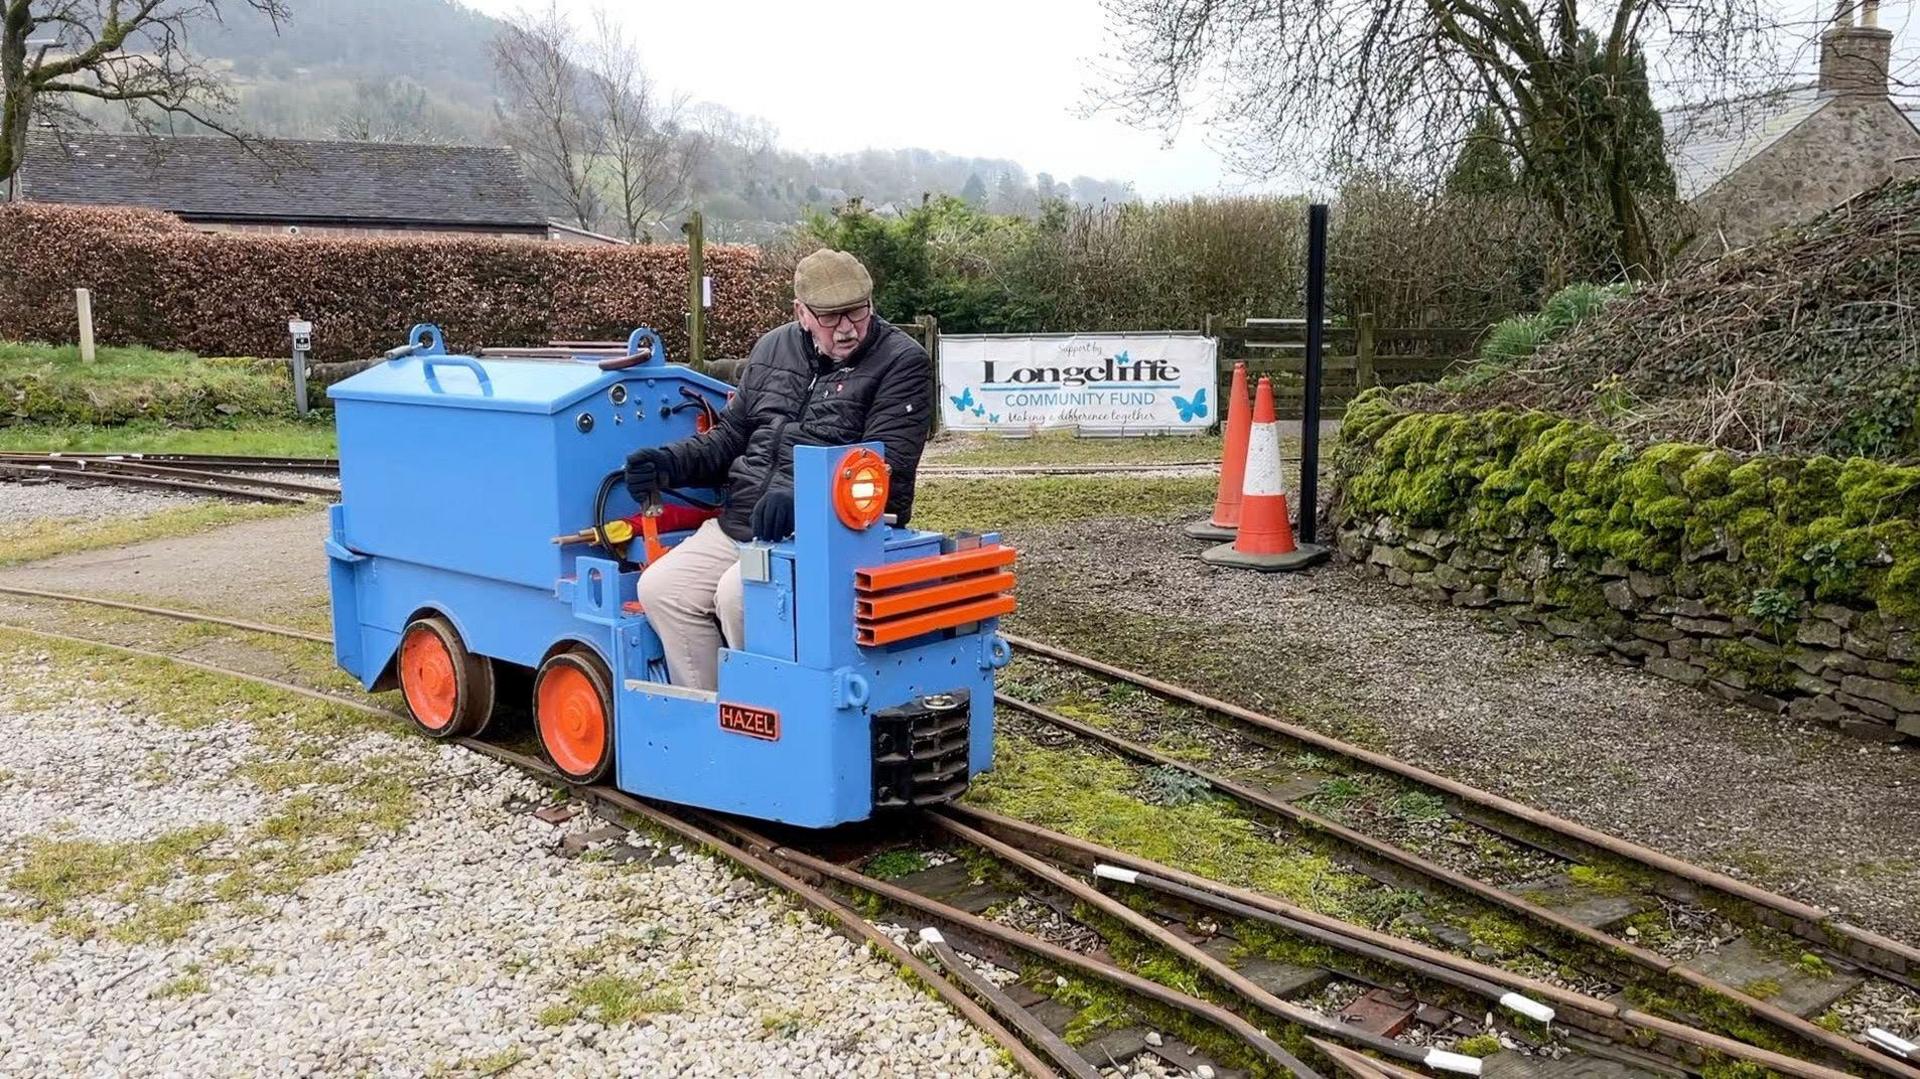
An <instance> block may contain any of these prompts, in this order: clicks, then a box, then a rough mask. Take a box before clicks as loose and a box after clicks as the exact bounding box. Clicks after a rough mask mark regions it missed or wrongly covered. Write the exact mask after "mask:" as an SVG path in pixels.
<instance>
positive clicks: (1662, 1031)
mask: <svg viewBox="0 0 1920 1079" xmlns="http://www.w3.org/2000/svg"><path fill="white" fill-rule="evenodd" d="M8 591H12V593H15V595H31V597H46V599H60V601H69V603H102V605H106V607H121V609H127V611H136V612H142V614H157V616H167V618H180V620H188V622H205V624H223V626H232V628H240V630H248V632H269V634H280V635H286V637H298V639H307V641H326V637H323V635H319V634H303V632H298V630H284V628H275V626H261V624H255V622H240V620H228V618H219V616H207V614H194V612H180V611H167V609H157V607H142V605H125V603H115V601H98V599H94V597H81V595H69V593H38V591H35V589H8ZM27 632H38V630H27ZM88 643H98V645H102V647H123V645H109V643H104V641H88ZM150 655H152V653H150ZM157 659H171V657H157ZM202 666H204V664H202ZM209 670H223V672H225V668H209ZM227 674H238V676H242V678H255V680H257V676H248V674H244V672H227ZM282 685H290V683H282ZM296 689H300V691H305V693H309V695H313V693H315V691H311V689H301V687H296ZM321 697H324V699H328V701H336V703H346V705H349V707H363V705H357V703H351V701H342V699H340V697H338V695H321ZM363 708H367V707H363ZM374 710H376V712H382V714H390V712H384V710H378V708H374ZM476 749H482V751H486V753H493V755H495V756H497V755H501V753H505V751H497V749H493V747H478V745H476ZM524 760H526V758H522V760H520V762H524ZM541 770H543V768H541ZM543 778H547V779H551V772H547V774H545V776H543ZM618 797H622V799H624V795H618ZM958 812H977V810H964V808H962V810H958ZM981 820H983V822H985V824H987V826H991V824H995V820H993V814H985V816H983V818H981ZM1012 824H1014V822H1006V820H1000V822H998V826H1000V827H1008V826H1012ZM954 827H964V826H954ZM1035 835H1037V839H1033V841H1035V843H1039V845H1041V847H1054V849H1058V847H1062V845H1068V847H1071V845H1073V843H1075V841H1073V839H1071V837H1066V835H1060V833H1046V831H1044V829H1039V831H1037V833H1035ZM1029 839H1031V837H1029ZM762 845H764V841H762ZM781 851H785V849H781ZM1006 854H1008V852H1002V856H1006ZM1108 856H1110V858H1119V860H1125V858H1127V856H1125V854H1121V852H1108ZM1135 866H1137V868H1135V870H1133V872H1135V874H1139V872H1140V866H1144V872H1146V875H1148V877H1146V879H1173V883H1175V885H1177V883H1179V881H1177V877H1181V872H1179V870H1173V868H1167V866H1158V864H1152V862H1140V860H1135ZM799 868H804V870H810V872H820V866H812V864H801V866H799ZM1025 870H1027V872H1033V866H1025ZM1052 872H1058V864H1056V868H1054V870H1052ZM1096 879H1098V874H1096ZM1110 879H1114V877H1110ZM841 883H852V887H858V889H862V891H864V893H866V895H870V897H872V895H874V889H872V887H870V883H872V881H847V879H843V877H841ZM1050 883H1052V885H1054V887H1066V885H1064V881H1058V879H1054V881H1050ZM1135 883H1137V881H1135ZM1188 885H1200V889H1202V891H1208V893H1217V891H1225V893H1235V889H1231V887H1217V883H1213V881H1204V879H1198V877H1188ZM1068 891H1069V893H1071V889H1068ZM1238 895H1240V899H1252V900H1254V902H1256V904H1258V902H1261V897H1254V895H1250V893H1238ZM895 899H899V897H895ZM1087 899H1089V897H1087V895H1077V900H1075V902H1077V904H1079V902H1085V900H1087ZM1091 906H1092V908H1096V910H1098V908H1102V906H1104V910H1098V916H1100V918H1114V916H1116V914H1117V916H1119V918H1121V922H1127V910H1125V908H1114V906H1108V904H1102V902H1092V904H1091ZM1202 906H1206V904H1202ZM1269 906H1271V904H1269ZM922 910H924V908H922ZM1213 912H1215V914H1219V908H1217V904H1215V910H1213ZM1269 912H1271V910H1269ZM947 914H948V916H950V914H952V912H950V910H948V912H947ZM1238 914H1248V908H1246V906H1244V904H1242V906H1240V908H1238ZM1252 914H1256V922H1260V914H1261V912H1260V910H1252ZM1294 914H1304V916H1308V918H1311V912H1294ZM1160 918H1162V920H1165V918H1167V914H1165V912H1164V910H1162V912H1160ZM948 923H952V922H948ZM1167 923H1171V922H1167ZM1131 927H1133V929H1137V931H1142V933H1144V937H1148V939H1150V941H1152V945H1150V947H1160V948H1162V950H1171V952H1173V958H1171V960H1169V958H1167V956H1165V954H1160V956H1150V958H1148V960H1142V962H1158V964H1162V968H1160V970H1173V968H1165V966H1164V964H1167V962H1173V964H1175V966H1177V964H1181V962H1183V960H1185V962H1188V964H1194V966H1198V968H1200V970H1198V975H1202V977H1206V979H1210V981H1215V983H1223V985H1227V987H1229V989H1235V991H1238V993H1240V996H1242V1000H1246V998H1248V993H1246V991H1248V985H1244V981H1246V979H1244V977H1236V975H1235V973H1233V971H1231V970H1227V968H1221V966H1210V964H1217V960H1219V958H1217V956H1198V954H1183V948H1181V941H1177V939H1173V937H1167V935H1165V933H1167V929H1165V927H1164V925H1162V927H1158V931H1154V927H1150V925H1142V923H1139V922H1133V923H1131ZM975 929H977V927H975ZM1294 929H1296V931H1298V923H1294ZM1323 929H1327V925H1323ZM1348 929H1352V927H1348ZM1260 931H1261V929H1258V927H1256V929H1252V933H1256V935H1258V933H1260ZM1329 931H1334V929H1329ZM1242 933H1244V931H1242ZM1334 933H1336V935H1340V937H1346V933H1340V931H1334ZM1361 933H1363V935H1365V931H1361ZM1373 937H1375V941H1373V947H1375V948H1380V947H1382V945H1384V948H1380V950H1384V952H1398V958H1396V956H1394V954H1388V956H1386V958H1388V960H1390V964H1388V966H1396V964H1398V966H1396V970H1400V971H1402V973H1400V975H1394V981H1396V983H1398V981H1415V983H1417V981H1421V979H1427V983H1434V975H1438V985H1440V993H1450V991H1455V993H1457V991H1459V989H1461V983H1463V979H1467V983H1469V985H1471V983H1473V979H1478V989H1480V993H1482V995H1486V987H1490V985H1494V987H1498V985H1513V987H1519V989H1523V991H1526V989H1534V991H1544V993H1546V995H1548V998H1557V1000H1561V1004H1563V1006H1565V1004H1567V1002H1572V1004H1574V1008H1572V1012H1571V1014H1582V1016H1588V1019H1590V1021H1588V1023H1574V1025H1582V1029H1592V1031H1594V1033H1615V1031H1620V1029H1624V1031H1626V1033H1628V1035H1630V1037H1632V1039H1634V1041H1640V1043H1644V1044H1659V1046H1661V1048H1663V1050H1665V1052H1674V1048H1672V1046H1678V1056H1676V1058H1678V1060H1684V1062H1690V1064H1703V1066H1705V1067H1709V1069H1711V1067H1715V1066H1720V1067H1726V1066H1728V1062H1732V1066H1734V1067H1741V1066H1745V1067H1772V1069H1778V1071H1784V1073H1795V1075H1832V1071H1828V1069H1824V1067H1816V1066H1805V1064H1803V1062H1797V1060H1791V1058H1786V1056H1780V1054H1774V1052H1764V1050H1751V1048H1749V1046H1741V1044H1738V1043H1732V1041H1728V1039H1718V1037H1715V1035H1709V1033H1703V1031H1693V1029H1688V1027H1686V1025H1682V1023H1672V1021H1667V1019H1659V1018H1653V1016H1645V1014H1642V1012H1634V1010H1630V1008H1622V1006H1609V1004H1603V1002H1599V1000H1592V998H1584V1000H1582V998H1578V995H1567V993H1565V991H1557V989H1555V987H1548V985H1538V983H1526V981H1524V979H1513V977H1511V975H1505V971H1498V970H1492V968H1480V966H1478V964H1471V962H1469V964H1461V960H1452V958H1448V956H1444V954H1442V952H1434V950H1428V948H1421V947H1419V945H1407V943H1404V941H1394V939H1390V937H1380V935H1373ZM1213 939H1225V941H1236V939H1238V937H1235V935H1233V933H1225V935H1223V933H1217V931H1215V933H1213ZM1004 943H1006V941H1002V945H1004ZM1346 943H1348V945H1352V943H1354V941H1352V939H1348V941H1346ZM1014 945H1016V947H1031V945H1033V943H1031V941H1023V939H1020V941H1016V943H1014ZM1137 947H1139V945H1133V948H1137ZM1229 947H1235V945H1229ZM1338 950H1342V954H1346V956H1352V954H1354V948H1352V947H1348V948H1338ZM1423 952H1425V956H1427V958H1421V954H1423ZM1029 954H1031V952H1029ZM1133 954H1140V952H1137V950H1135V952H1133ZM1252 954H1254V952H1250V950H1242V952H1240V958H1242V960H1244V958H1248V956H1252ZM1052 958H1058V956H1052ZM1363 958H1365V956H1363ZM1373 958H1375V960H1379V958H1380V954H1379V952H1377V954H1375V956H1373ZM1432 960H1438V962H1432ZM1423 964H1425V966H1423ZM1450 964H1452V968H1453V970H1446V968H1448V966H1450ZM1329 968H1340V970H1342V975H1344V977H1348V981H1352V983H1357V985H1379V983H1382V979H1380V977H1379V975H1373V977H1367V973H1365V971H1363V968H1359V970H1361V973H1357V975H1356V973H1352V971H1354V970H1356V968H1354V964H1352V962H1344V964H1329ZM1121 975H1123V971H1121V973H1116V971H1112V970H1108V971H1106V979H1108V983H1112V979H1116V977H1121ZM1402 975H1411V977H1409V979H1407V977H1402ZM1129 977H1135V979H1137V977H1139V975H1129ZM1194 977H1196V973H1194V970H1192V968H1188V971H1187V973H1185V975H1173V977H1171V979H1173V981H1183V983H1192V981H1194ZM1501 979H1505V981H1501ZM1123 985H1125V983H1123ZM1503 993H1513V989H1505V991H1503ZM1250 1000H1252V1002H1254V1006H1256V1010H1265V1012H1269V1014H1273V1016H1277V1018H1290V1019H1302V1018H1306V1016H1302V1014H1298V1012H1290V1010H1288V1008H1286V1006H1277V1000H1273V998H1271V995H1267V998H1265V1000H1263V998H1261V996H1260V991H1258V987H1256V989H1254V995H1252V996H1250ZM1094 1004H1100V1006H1106V1008H1112V1004H1102V1002H1100V1000H1098V998H1096V996H1089V1008H1092V1006H1094ZM1175 1004H1177V1006H1185V1008H1187V1014H1188V1016H1200V1018H1202V1019H1206V1018H1210V1016H1212V1019H1213V1021H1215V1025H1217V1019H1219V1016H1217V1014H1208V1012H1204V1010H1194V1008H1196V1006H1198V1004H1204V1002H1198V1000H1192V998H1190V996H1181V998H1179V1000H1175ZM1229 1018H1231V1014H1229ZM1596 1018H1597V1019H1601V1021H1599V1023H1597V1027H1596V1023H1594V1021H1592V1019H1596ZM1609 1023H1611V1025H1609ZM1235 1033H1240V1035H1242V1039H1240V1041H1242V1044H1252V1046H1256V1048H1258V1041H1248V1039H1246V1037H1244V1033H1246V1031H1235ZM1256 1033H1258V1031H1256ZM1321 1033H1338V1031H1327V1029H1323V1031H1321ZM1200 1041H1204V1039H1200ZM1294 1046H1298V1048H1300V1050H1304V1052H1313V1043H1311V1041H1309V1039H1308V1041H1302V1039H1300V1031H1298V1029H1296V1031H1294ZM1369 1048H1375V1050H1384V1052H1388V1054H1392V1052H1394V1050H1392V1046H1390V1044H1386V1046H1379V1044H1375V1046H1369ZM1256 1056H1260V1054H1258V1052H1256ZM1263 1056H1265V1060H1267V1062H1269V1064H1279V1062H1277V1060H1275V1056H1273V1054H1271V1052H1265V1054H1263ZM1315 1056H1321V1058H1325V1056H1327V1054H1323V1052H1315ZM1279 1066H1281V1067H1290V1066H1288V1064H1279Z"/></svg>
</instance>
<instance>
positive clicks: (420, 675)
mask: <svg viewBox="0 0 1920 1079" xmlns="http://www.w3.org/2000/svg"><path fill="white" fill-rule="evenodd" d="M399 668H400V692H401V695H402V696H404V697H405V698H406V701H407V714H408V715H409V716H412V717H413V723H414V726H416V727H418V728H420V733H422V734H424V735H426V736H427V737H429V738H462V737H465V736H467V735H471V734H477V733H479V731H480V730H481V729H482V728H484V727H485V726H486V725H487V719H488V718H489V717H490V716H492V715H493V664H492V663H491V662H490V661H489V660H488V659H487V658H486V657H484V656H476V655H474V654H473V653H472V652H469V651H467V646H466V644H465V642H463V641H461V640H460V634H459V633H458V632H456V631H455V630H454V628H453V624H452V623H451V622H448V621H447V620H446V619H444V618H442V617H440V616H439V615H430V616H428V617H426V618H416V619H414V620H413V621H411V622H409V623H407V628H406V629H405V630H403V631H401V633H400V661H399Z"/></svg>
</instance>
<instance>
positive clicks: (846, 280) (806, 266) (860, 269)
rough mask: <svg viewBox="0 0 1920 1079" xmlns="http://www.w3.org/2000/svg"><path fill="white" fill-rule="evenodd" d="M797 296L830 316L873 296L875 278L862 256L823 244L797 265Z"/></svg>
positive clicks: (795, 271) (794, 278)
mask: <svg viewBox="0 0 1920 1079" xmlns="http://www.w3.org/2000/svg"><path fill="white" fill-rule="evenodd" d="M793 296H794V298H795V299H797V300H799V301H800V302H801V303H803V304H806V305H807V306H808V307H810V308H812V309H813V310H814V311H816V312H818V313H820V314H823V315H830V314H832V313H833V312H835V311H846V310H849V309H851V308H855V307H859V306H860V305H861V304H863V303H866V302H867V301H868V300H870V299H872V298H873V278H872V277H871V276H869V275H868V274H867V268H866V267H865V266H862V265H860V260H859V259H857V258H854V257H853V256H852V255H849V254H847V253H846V252H845V251H829V250H828V249H826V248H824V247H823V248H821V249H820V250H818V251H815V252H814V253H813V254H811V255H808V256H807V257H806V258H803V259H801V260H800V264H799V265H798V266H795V267H794V268H793Z"/></svg>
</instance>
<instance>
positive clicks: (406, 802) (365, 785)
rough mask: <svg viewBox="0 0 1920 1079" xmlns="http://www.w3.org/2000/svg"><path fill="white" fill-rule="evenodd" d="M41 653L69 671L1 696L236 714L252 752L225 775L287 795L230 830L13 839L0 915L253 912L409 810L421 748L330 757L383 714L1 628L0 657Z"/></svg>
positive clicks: (209, 715) (168, 934) (23, 701)
mask: <svg viewBox="0 0 1920 1079" xmlns="http://www.w3.org/2000/svg"><path fill="white" fill-rule="evenodd" d="M43 656H44V657H49V658H51V659H52V661H53V662H54V663H55V665H56V666H57V667H58V668H59V669H60V670H61V672H62V673H63V674H68V675H71V676H72V677H69V678H62V679H59V680H58V681H59V683H60V684H59V685H58V686H53V685H46V684H42V685H32V684H28V685H17V686H9V687H8V690H7V698H6V699H7V700H8V701H9V703H11V704H14V705H16V706H23V707H28V708H35V707H38V708H45V707H53V706H58V705H60V704H64V703H66V702H67V701H69V700H70V699H71V697H72V695H73V694H74V693H75V692H76V689H77V691H78V692H81V693H82V694H86V693H102V694H104V693H106V692H107V689H106V688H105V687H111V694H112V696H111V699H112V700H113V701H127V700H132V701H135V702H138V703H137V706H138V707H140V708H141V709H143V710H147V711H150V712H152V713H153V714H155V716H156V717H157V718H158V719H160V721H161V722H164V723H168V724H172V725H175V726H180V727H183V728H195V727H202V726H206V725H209V724H213V723H228V722H241V723H245V724H247V725H249V726H250V727H251V729H252V732H253V739H254V750H255V752H254V753H253V755H252V757H251V759H249V760H248V761H245V762H243V763H241V764H239V765H237V766H236V769H235V772H234V779H235V780H237V781H240V782H245V783H249V784H251V785H253V786H255V787H258V788H259V789H260V790H262V791H263V792H265V793H267V794H270V795H286V797H284V798H280V799H278V800H277V801H275V802H274V803H272V805H271V810H270V811H269V812H268V813H267V815H266V816H264V817H262V818H261V819H259V820H258V821H257V823H254V824H253V825H251V826H250V827H248V828H245V829H239V830H236V829H229V828H226V827H223V826H216V825H203V826H196V827H190V828H183V829H176V830H173V831H169V832H166V833H163V834H161V835H159V836H155V837H152V838H150V839H146V840H140V841H130V842H106V841H101V840H94V839H85V838H76V837H71V836H66V835H61V834H59V833H58V832H57V831H50V832H49V833H48V834H41V835H33V836H27V837H24V838H23V839H21V840H20V841H19V843H18V845H17V848H16V852H15V860H16V861H17V862H18V866H19V868H17V869H16V870H15V871H14V872H13V873H12V874H10V875H9V877H8V878H7V879H6V880H5V882H4V883H5V886H6V893H5V895H4V897H0V915H5V916H11V917H17V918H24V919H27V920H30V921H36V922H44V923H47V924H48V926H49V928H50V930H51V931H52V932H54V933H55V934H56V935H61V936H69V937H77V938H83V939H86V938H94V937H99V936H107V937H110V938H112V939H114V940H118V941H121V942H125V943H135V942H142V941H170V940H177V939H179V938H180V937H181V936H182V935H184V934H185V933H186V932H187V930H188V929H189V928H191V926H192V925H193V924H194V923H195V922H197V921H198V920H199V919H201V918H202V917H205V916H206V915H207V914H208V913H210V912H212V911H214V910H217V909H220V908H222V907H223V906H224V907H230V908H231V909H234V910H240V911H248V910H255V911H257V910H261V909H263V908H261V906H260V904H261V901H262V900H263V899H264V898H266V897H270V896H276V895H285V894H288V893H290V892H292V891H293V890H294V889H296V888H298V887H299V886H300V885H301V884H303V883H305V882H306V881H308V880H312V879H314V878H315V877H319V876H323V875H326V874H329V873H333V872H336V871H338V870H341V869H344V868H346V867H347V866H349V865H351V864H352V863H353V862H354V861H355V860H356V859H357V858H358V857H359V855H360V853H361V851H363V850H364V849H365V848H366V847H367V846H368V845H369V844H371V843H372V842H374V841H376V840H377V839H379V838H381V837H385V836H391V835H394V834H397V833H398V832H400V831H401V830H403V829H405V828H406V827H407V826H408V825H409V824H410V823H411V822H412V821H413V820H414V818H415V816H416V814H417V812H418V808H419V785H420V783H421V781H422V780H423V779H424V778H425V776H426V774H427V773H426V761H427V758H425V757H421V756H418V755H411V756H410V755H406V754H400V753H393V754H373V755H371V756H368V755H365V753H364V751H362V755H361V756H360V757H358V758H357V759H355V760H354V761H353V762H351V763H349V762H347V761H343V760H339V759H336V758H335V757H333V756H332V754H333V753H335V752H336V751H337V750H338V749H339V747H340V746H341V745H342V744H343V743H345V742H347V741H348V740H350V739H351V738H352V737H353V736H356V735H359V734H363V733H366V732H370V731H389V732H396V733H397V732H398V731H399V730H400V728H399V726H398V725H397V724H396V723H394V722H391V721H387V720H383V719H379V718H378V717H374V716H370V715H367V714H365V713H361V712H358V711H354V710H349V709H344V708H340V707H337V706H333V705H329V704H325V703H323V702H319V701H313V700H309V699H307V698H304V697H299V696H295V695H292V694H287V693H284V692H281V691H278V690H273V689H270V688H268V687H265V686H256V685H252V684H248V683H245V682H240V681H237V680H234V679H230V678H225V677H221V676H218V675H213V674H208V673H203V672H200V671H194V670H190V669H186V668H182V667H179V666H177V665H174V664H170V663H166V662H163V661H159V660H147V659H141V658H123V657H122V656H120V655H118V654H114V653H109V652H107V651H105V650H102V649H98V648H92V647H89V646H85V645H78V644H70V643H67V642H61V641H46V640H43V639H41V638H36V637H33V636H32V635H29V634H22V633H16V632H10V631H0V663H8V664H16V665H19V664H25V663H28V662H31V661H35V660H37V658H38V657H43ZM94 687H99V688H97V689H96V688H94Z"/></svg>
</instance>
